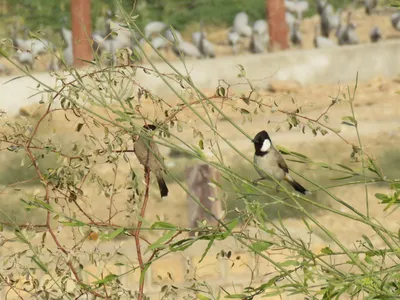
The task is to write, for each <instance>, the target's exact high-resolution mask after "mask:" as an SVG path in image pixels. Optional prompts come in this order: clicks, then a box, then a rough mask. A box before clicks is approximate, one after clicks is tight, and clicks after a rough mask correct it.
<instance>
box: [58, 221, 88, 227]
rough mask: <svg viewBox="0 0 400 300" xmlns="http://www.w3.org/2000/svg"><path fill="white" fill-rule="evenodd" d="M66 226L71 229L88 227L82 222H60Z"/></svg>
mask: <svg viewBox="0 0 400 300" xmlns="http://www.w3.org/2000/svg"><path fill="white" fill-rule="evenodd" d="M60 223H61V224H62V225H64V226H69V227H83V226H86V224H85V223H83V222H80V221H75V222H60Z"/></svg>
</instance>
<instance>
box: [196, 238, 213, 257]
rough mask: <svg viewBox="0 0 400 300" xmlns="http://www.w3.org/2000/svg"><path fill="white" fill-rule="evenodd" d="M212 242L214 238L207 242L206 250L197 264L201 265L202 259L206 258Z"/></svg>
mask: <svg viewBox="0 0 400 300" xmlns="http://www.w3.org/2000/svg"><path fill="white" fill-rule="evenodd" d="M214 240H215V238H211V240H210V241H209V242H208V245H207V248H206V250H204V253H203V255H202V256H201V258H200V260H199V263H201V262H202V261H203V259H204V257H206V255H207V253H208V251H209V250H210V248H211V246H212V244H213V243H214Z"/></svg>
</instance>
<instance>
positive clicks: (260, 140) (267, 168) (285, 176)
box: [252, 130, 311, 195]
mask: <svg viewBox="0 0 400 300" xmlns="http://www.w3.org/2000/svg"><path fill="white" fill-rule="evenodd" d="M252 142H253V144H254V149H255V153H254V164H255V165H256V166H257V167H258V168H256V170H257V172H258V174H260V176H261V179H260V180H262V179H271V177H273V178H275V179H276V180H277V181H279V182H280V181H282V180H285V181H287V182H288V183H289V184H290V185H291V186H292V187H293V188H294V189H295V190H296V191H298V192H299V193H302V194H304V195H309V194H311V192H310V191H308V190H306V189H305V188H304V187H303V186H301V185H300V184H299V183H298V182H296V181H295V180H294V179H293V178H292V177H291V176H290V175H289V168H288V166H287V165H286V162H285V160H284V159H283V157H282V155H281V154H280V153H279V151H278V150H276V149H275V147H274V146H273V145H272V142H271V139H270V137H269V135H268V133H267V132H266V131H265V130H263V131H260V132H259V133H257V134H256V136H255V137H254V139H253V140H252ZM278 188H279V186H277V189H278Z"/></svg>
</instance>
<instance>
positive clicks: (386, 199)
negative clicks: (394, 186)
mask: <svg viewBox="0 0 400 300" xmlns="http://www.w3.org/2000/svg"><path fill="white" fill-rule="evenodd" d="M375 197H376V198H378V199H379V200H382V201H388V200H389V199H390V198H389V197H388V196H386V195H385V194H381V193H376V194H375Z"/></svg>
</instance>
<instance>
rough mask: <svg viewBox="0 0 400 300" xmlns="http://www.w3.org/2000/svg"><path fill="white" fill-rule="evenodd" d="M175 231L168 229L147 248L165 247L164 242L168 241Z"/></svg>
mask: <svg viewBox="0 0 400 300" xmlns="http://www.w3.org/2000/svg"><path fill="white" fill-rule="evenodd" d="M175 233H176V230H170V231H168V232H167V233H164V234H163V235H162V236H160V237H159V239H158V240H157V241H155V242H154V243H153V244H151V245H150V246H149V247H148V248H147V250H153V249H158V248H165V247H166V245H164V243H165V242H166V241H168V240H169V239H170V238H172V236H173V235H174V234H175Z"/></svg>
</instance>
